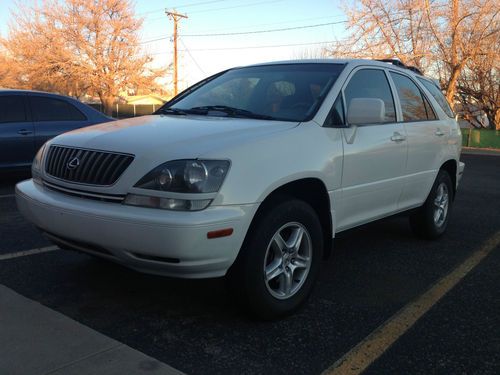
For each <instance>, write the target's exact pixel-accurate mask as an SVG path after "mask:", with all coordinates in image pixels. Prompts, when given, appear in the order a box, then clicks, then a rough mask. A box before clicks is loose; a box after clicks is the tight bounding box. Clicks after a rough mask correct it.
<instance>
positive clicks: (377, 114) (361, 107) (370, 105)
mask: <svg viewBox="0 0 500 375" xmlns="http://www.w3.org/2000/svg"><path fill="white" fill-rule="evenodd" d="M383 122H385V103H384V101H383V100H382V99H376V98H354V99H351V102H350V103H349V108H348V109H347V123H348V124H349V125H363V124H379V123H383Z"/></svg>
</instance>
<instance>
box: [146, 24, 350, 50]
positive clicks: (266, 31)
mask: <svg viewBox="0 0 500 375" xmlns="http://www.w3.org/2000/svg"><path fill="white" fill-rule="evenodd" d="M346 22H347V21H345V20H343V21H336V22H327V23H319V24H315V25H304V26H295V27H285V28H281V29H267V30H255V31H244V32H236V33H215V34H182V35H180V36H182V37H208V36H210V37H213V36H234V35H250V34H263V33H273V32H280V31H290V30H301V29H310V28H315V27H322V26H330V25H337V24H341V23H346ZM165 39H170V36H167V37H161V38H156V39H150V40H146V41H143V42H141V43H139V44H147V43H152V42H157V41H160V40H165Z"/></svg>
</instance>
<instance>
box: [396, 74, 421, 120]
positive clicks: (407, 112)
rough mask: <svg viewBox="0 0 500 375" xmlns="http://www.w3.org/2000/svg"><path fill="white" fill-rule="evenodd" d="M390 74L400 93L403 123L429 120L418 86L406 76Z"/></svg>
mask: <svg viewBox="0 0 500 375" xmlns="http://www.w3.org/2000/svg"><path fill="white" fill-rule="evenodd" d="M390 74H391V77H392V80H393V81H394V84H395V85H396V90H397V92H398V96H399V102H400V103H401V110H402V112H403V121H421V120H427V109H426V107H425V103H424V99H423V97H422V93H421V92H420V90H419V88H418V87H417V85H415V83H413V82H412V80H411V79H409V78H408V77H405V76H404V75H401V74H398V73H394V72H390Z"/></svg>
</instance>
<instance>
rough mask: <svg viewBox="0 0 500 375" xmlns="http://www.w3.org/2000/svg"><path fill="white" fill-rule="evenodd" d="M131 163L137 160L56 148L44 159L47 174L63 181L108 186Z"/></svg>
mask: <svg viewBox="0 0 500 375" xmlns="http://www.w3.org/2000/svg"><path fill="white" fill-rule="evenodd" d="M75 160H77V161H75ZM132 160H134V157H133V156H132V155H128V154H118V153H113V152H107V151H98V150H88V149H83V148H75V147H65V146H56V145H53V146H50V148H49V151H48V153H47V157H46V159H45V172H46V173H47V174H48V175H50V176H52V177H55V178H58V179H61V180H64V181H69V182H76V183H80V184H89V185H100V186H109V185H113V184H114V183H115V182H116V180H118V178H119V177H120V176H121V175H122V173H123V172H124V171H125V169H127V167H128V166H129V165H130V163H132ZM72 161H73V163H72V165H70V163H71V162H72Z"/></svg>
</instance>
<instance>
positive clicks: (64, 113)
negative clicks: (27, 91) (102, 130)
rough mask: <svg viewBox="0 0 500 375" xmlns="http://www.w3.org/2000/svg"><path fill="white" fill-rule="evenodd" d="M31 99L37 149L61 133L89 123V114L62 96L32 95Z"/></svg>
mask: <svg viewBox="0 0 500 375" xmlns="http://www.w3.org/2000/svg"><path fill="white" fill-rule="evenodd" d="M29 100H30V103H31V112H32V114H33V121H34V128H35V147H36V148H37V149H38V148H40V147H41V146H42V145H43V144H44V143H45V142H46V141H48V140H49V139H51V138H54V137H55V136H57V135H59V134H61V133H64V132H67V131H70V130H73V129H78V128H81V127H83V126H87V125H89V121H88V119H87V116H85V114H83V113H82V112H81V111H80V110H79V109H78V108H77V107H76V106H74V105H73V104H71V103H70V102H69V101H66V100H64V99H62V98H61V99H59V98H54V97H50V96H37V95H32V96H30V97H29Z"/></svg>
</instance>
